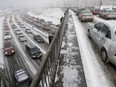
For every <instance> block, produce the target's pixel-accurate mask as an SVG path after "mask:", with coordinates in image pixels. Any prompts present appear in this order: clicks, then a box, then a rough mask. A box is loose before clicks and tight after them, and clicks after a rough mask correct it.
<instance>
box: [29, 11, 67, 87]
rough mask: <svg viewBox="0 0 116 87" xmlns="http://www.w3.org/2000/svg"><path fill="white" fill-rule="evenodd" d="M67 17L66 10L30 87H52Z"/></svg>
mask: <svg viewBox="0 0 116 87" xmlns="http://www.w3.org/2000/svg"><path fill="white" fill-rule="evenodd" d="M67 18H68V10H66V12H65V17H64V18H63V20H62V23H61V25H60V27H59V30H58V31H57V32H56V34H55V36H54V38H53V40H52V42H51V44H50V46H49V48H48V52H47V53H46V55H45V57H44V58H43V61H42V63H41V65H40V67H39V70H38V71H37V73H36V75H35V77H34V79H33V81H32V83H31V86H30V87H53V85H54V80H55V75H56V70H57V65H58V64H57V59H58V57H59V54H60V50H61V44H62V40H63V36H64V33H65V30H66V27H67V23H66V22H67Z"/></svg>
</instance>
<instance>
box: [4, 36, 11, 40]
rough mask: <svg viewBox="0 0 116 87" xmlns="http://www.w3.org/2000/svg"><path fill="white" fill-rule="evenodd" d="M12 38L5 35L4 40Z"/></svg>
mask: <svg viewBox="0 0 116 87" xmlns="http://www.w3.org/2000/svg"><path fill="white" fill-rule="evenodd" d="M11 38H12V37H11V35H5V36H4V39H5V40H10V39H11Z"/></svg>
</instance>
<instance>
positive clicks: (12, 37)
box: [2, 7, 116, 87]
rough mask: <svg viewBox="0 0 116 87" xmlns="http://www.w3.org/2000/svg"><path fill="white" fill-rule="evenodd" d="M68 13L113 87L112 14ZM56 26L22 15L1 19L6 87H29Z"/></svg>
mask: <svg viewBox="0 0 116 87" xmlns="http://www.w3.org/2000/svg"><path fill="white" fill-rule="evenodd" d="M71 11H73V13H74V15H76V17H77V18H78V20H79V23H80V24H81V25H82V26H83V28H84V29H85V30H84V32H85V34H86V35H87V38H88V40H89V42H90V44H91V46H92V47H93V49H94V52H96V53H97V55H99V57H100V59H99V60H100V61H101V62H102V63H103V65H104V66H105V68H106V69H107V70H108V72H110V74H111V77H112V82H113V83H114V84H115V86H116V42H115V41H116V37H115V35H116V26H115V24H116V10H115V9H110V8H102V9H100V8H96V7H91V8H76V10H75V9H74V8H71ZM61 23H62V22H61ZM59 26H60V24H59V25H55V24H53V23H52V22H51V21H47V22H46V21H45V20H44V19H39V18H36V17H34V16H30V15H29V14H27V13H26V12H20V13H12V14H9V15H7V16H5V17H4V20H3V25H2V32H3V48H2V50H3V54H4V62H5V70H6V71H7V72H6V76H7V77H8V80H9V81H10V84H9V87H29V86H30V84H31V82H32V80H33V77H34V75H35V74H36V73H37V70H38V69H39V67H40V65H41V63H42V62H43V60H44V56H45V54H46V52H47V49H48V47H49V45H50V40H49V35H52V36H54V35H55V33H56V32H57V30H58V28H59ZM111 87H112V86H111Z"/></svg>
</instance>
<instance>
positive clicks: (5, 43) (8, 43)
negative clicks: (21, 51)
mask: <svg viewBox="0 0 116 87" xmlns="http://www.w3.org/2000/svg"><path fill="white" fill-rule="evenodd" d="M11 45H12V43H11V42H10V41H5V42H4V48H7V47H11Z"/></svg>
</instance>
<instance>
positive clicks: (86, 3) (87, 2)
mask: <svg viewBox="0 0 116 87" xmlns="http://www.w3.org/2000/svg"><path fill="white" fill-rule="evenodd" d="M87 8H88V2H87V0H86V9H87Z"/></svg>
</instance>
